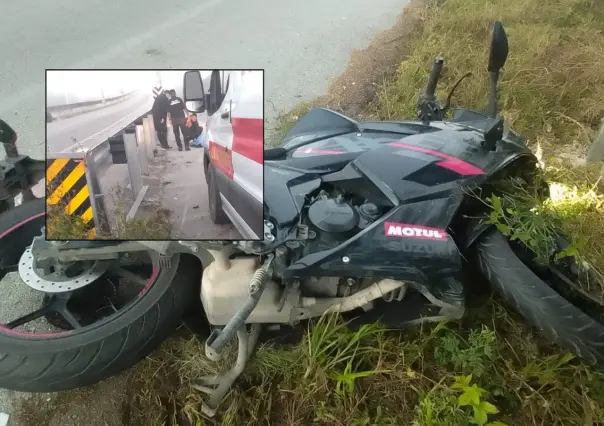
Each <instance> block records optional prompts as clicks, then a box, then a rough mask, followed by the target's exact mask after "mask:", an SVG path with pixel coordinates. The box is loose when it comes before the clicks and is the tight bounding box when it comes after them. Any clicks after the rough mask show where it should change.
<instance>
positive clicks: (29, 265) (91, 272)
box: [19, 247, 110, 293]
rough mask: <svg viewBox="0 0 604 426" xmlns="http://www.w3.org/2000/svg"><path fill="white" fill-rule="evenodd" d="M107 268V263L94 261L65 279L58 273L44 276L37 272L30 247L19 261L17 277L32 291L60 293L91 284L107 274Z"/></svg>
mask: <svg viewBox="0 0 604 426" xmlns="http://www.w3.org/2000/svg"><path fill="white" fill-rule="evenodd" d="M109 266H110V264H109V262H106V261H94V262H92V263H91V265H90V267H88V268H86V269H85V270H84V271H83V272H81V273H79V274H77V275H75V276H73V277H66V276H64V275H63V274H60V273H53V274H50V275H46V274H43V273H40V272H39V270H38V267H37V265H36V259H35V257H34V255H33V254H32V252H31V247H29V248H27V249H26V250H25V252H23V255H22V256H21V259H20V260H19V276H20V277H21V280H23V282H24V283H25V284H27V285H28V286H29V287H31V288H33V289H34V290H38V291H42V292H45V293H61V292H64V291H73V290H77V289H79V288H82V287H85V286H87V285H88V284H91V283H93V282H94V281H96V280H97V279H98V278H99V277H101V275H103V274H104V273H105V272H107V270H108V269H109Z"/></svg>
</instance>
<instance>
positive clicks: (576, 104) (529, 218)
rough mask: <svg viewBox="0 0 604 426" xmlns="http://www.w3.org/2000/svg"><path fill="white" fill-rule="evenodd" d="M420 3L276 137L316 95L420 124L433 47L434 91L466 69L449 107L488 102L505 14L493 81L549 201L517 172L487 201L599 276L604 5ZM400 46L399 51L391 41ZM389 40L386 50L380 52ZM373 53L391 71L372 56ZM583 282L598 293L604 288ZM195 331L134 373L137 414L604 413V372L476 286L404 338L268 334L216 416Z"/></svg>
mask: <svg viewBox="0 0 604 426" xmlns="http://www.w3.org/2000/svg"><path fill="white" fill-rule="evenodd" d="M412 4H413V7H414V8H413V10H412V12H410V13H409V14H407V15H406V17H404V18H403V19H402V20H401V21H400V22H399V23H398V24H397V27H396V28H397V31H399V32H400V34H397V33H392V32H390V33H389V39H388V40H390V41H388V40H386V39H383V38H382V42H381V44H378V45H375V44H373V45H372V46H370V48H369V49H371V52H373V54H372V55H369V56H371V57H370V59H368V61H369V62H370V65H371V66H368V68H366V69H364V68H363V66H362V64H363V62H362V61H360V60H358V58H359V57H362V56H363V53H364V52H360V53H359V52H357V53H356V54H355V58H357V59H355V60H354V61H353V62H351V66H350V67H349V70H348V71H347V72H346V73H345V74H344V75H343V76H342V77H340V78H339V79H337V80H336V81H335V82H334V86H333V87H332V89H331V90H330V93H329V95H327V96H326V97H323V98H321V99H318V100H316V101H315V102H312V103H308V104H304V105H301V106H299V107H297V108H295V109H294V110H293V111H291V112H289V113H286V114H283V115H282V116H281V118H280V121H279V129H277V132H276V134H278V135H279V134H281V135H282V134H284V133H285V132H286V131H287V129H288V128H289V127H290V126H291V125H292V124H293V122H295V120H296V119H297V118H298V117H299V116H300V115H302V114H303V113H304V112H305V111H306V110H307V109H308V108H310V107H311V106H312V105H320V106H329V107H331V108H333V109H335V110H338V111H342V112H344V113H348V114H354V115H355V116H357V117H365V118H377V119H384V120H395V119H413V118H414V114H415V102H416V96H417V94H418V92H419V90H420V89H421V88H422V86H423V85H424V83H425V78H426V73H427V70H428V69H429V66H430V64H431V62H432V60H433V58H434V57H435V56H437V55H439V54H442V55H444V56H445V58H446V63H445V69H444V75H443V79H442V82H441V85H440V95H441V96H446V90H447V89H448V88H449V87H450V86H451V85H452V84H453V82H454V81H455V80H457V78H459V77H460V76H461V75H463V74H465V73H466V72H468V71H472V73H473V76H472V77H471V78H470V79H468V80H466V81H465V82H464V83H462V84H461V85H460V87H459V88H458V90H457V92H456V94H455V97H454V102H455V103H457V104H458V105H463V106H465V107H469V108H475V109H482V108H484V106H485V105H486V101H487V90H486V89H487V80H486V77H487V76H486V61H487V47H488V42H489V37H490V30H491V28H492V23H493V21H494V20H495V19H499V20H501V21H503V23H504V25H505V28H506V31H507V33H508V35H509V38H510V57H509V60H508V63H507V65H506V68H505V73H504V75H503V81H502V83H501V86H500V87H501V100H500V102H501V107H502V113H503V114H504V115H505V116H506V118H507V119H508V120H509V122H510V123H511V126H512V127H513V128H514V129H515V130H517V131H518V132H520V133H522V134H523V135H525V136H526V137H527V138H528V141H529V144H530V146H531V147H532V148H533V149H534V150H535V152H538V153H539V156H540V158H541V161H542V174H543V177H544V178H545V179H546V180H547V181H549V182H550V183H551V186H552V197H551V198H549V199H543V198H541V197H539V196H535V195H533V194H532V193H530V192H528V191H525V190H524V189H522V190H518V188H516V187H514V186H513V182H512V183H510V185H512V186H510V187H509V191H507V192H506V193H505V194H504V195H502V196H501V197H499V198H492V199H490V201H489V202H490V204H491V207H492V208H493V212H494V213H493V215H492V216H491V220H492V221H493V223H495V224H496V225H497V226H498V227H499V228H500V229H502V230H504V231H505V232H507V233H509V234H510V235H512V236H515V237H517V238H519V239H522V240H523V241H525V242H526V243H527V244H529V245H530V246H531V247H533V248H534V249H535V251H537V252H539V251H540V250H545V249H546V248H547V245H548V244H550V243H551V237H552V235H553V233H554V232H555V231H556V230H558V229H561V230H563V231H564V232H565V234H566V235H567V236H569V238H570V240H571V241H570V242H571V246H570V248H569V249H568V253H567V254H572V255H575V256H579V258H580V259H582V260H584V261H586V262H589V263H591V264H592V265H593V267H594V270H595V271H596V272H598V271H599V272H601V271H603V270H604V264H603V262H604V195H603V194H604V184H603V182H602V179H601V178H600V174H601V167H602V164H598V165H596V166H585V165H583V163H582V161H581V159H582V157H583V156H584V154H585V151H586V149H587V147H588V144H589V143H590V139H591V138H592V137H593V135H594V132H595V131H596V129H597V127H598V126H599V120H600V119H601V118H603V117H604V102H603V99H604V73H603V72H602V64H603V63H604V33H603V29H604V8H602V4H601V1H600V0H549V1H546V2H543V1H538V0H507V1H500V0H442V1H428V2H427V3H423V2H421V1H419V0H418V1H415V2H412ZM396 43H400V44H401V45H402V46H403V47H402V48H397V49H396V50H392V49H393V47H392V46H393V45H394V44H396ZM380 49H382V50H380ZM380 51H383V52H386V53H384V55H383V56H380V55H379V52H380ZM365 53H366V52H365ZM366 56H367V55H366ZM380 58H382V59H383V60H384V61H386V62H385V63H384V69H386V70H387V71H388V72H385V73H383V72H381V71H379V67H376V66H375V64H376V63H379V61H380ZM355 61H356V62H355ZM376 70H377V71H376ZM389 70H391V72H390V71H389ZM353 86H356V87H354V88H352V87H353ZM360 86H361V89H359V87H360ZM351 88H352V89H351ZM359 105H363V106H364V107H363V108H359ZM510 203H511V207H510ZM503 205H505V206H506V207H505V210H503V207H502V206H503ZM508 209H511V212H512V213H511V214H510V210H508ZM478 287H479V288H484V286H481V285H479V286H478ZM589 291H590V292H591V293H592V294H593V295H594V296H596V297H599V298H600V300H602V299H604V290H603V289H602V287H601V286H600V287H597V286H596V287H593V288H590V289H589ZM187 336H189V335H187V334H186V333H185V336H184V337H183V336H179V337H174V338H173V339H171V340H170V341H168V342H166V343H165V344H164V345H163V346H162V348H161V349H160V350H158V351H157V352H156V353H155V354H154V355H153V356H151V357H149V358H147V359H146V360H145V361H144V362H143V363H142V364H141V365H140V366H139V368H138V369H137V370H136V371H135V373H133V375H132V377H131V379H130V380H131V382H132V386H133V388H134V389H137V391H136V393H134V394H133V395H132V397H131V400H130V401H129V404H128V406H129V411H128V417H127V418H128V424H133V425H139V424H140V425H146V426H147V425H151V426H160V425H162V426H173V425H179V426H184V425H196V426H202V425H203V426H205V425H224V426H229V425H275V426H277V425H278V426H281V425H284V426H285V425H288V426H290V425H291V426H293V425H300V426H303V425H304V426H306V425H326V426H327V425H330V426H331V425H341V426H394V425H405V426H406V425H410V426H467V425H470V424H476V425H488V426H504V425H510V426H512V425H514V426H529V425H531V426H533V425H548V426H556V425H559V426H574V425H577V426H579V425H581V426H589V425H593V426H595V425H602V424H604V405H603V404H602V401H604V373H602V371H598V370H596V369H594V368H591V367H589V366H587V365H585V364H584V363H582V362H581V361H580V360H578V359H576V358H575V357H574V356H572V355H571V354H568V353H566V352H564V351H562V350H560V349H559V348H558V347H555V346H553V345H551V344H549V343H548V342H546V341H544V340H543V339H542V338H540V337H539V334H538V333H537V332H535V331H534V330H531V329H530V328H528V327H527V326H526V325H524V322H523V320H522V319H521V318H519V317H518V316H517V315H516V314H515V313H514V312H511V311H509V310H508V309H506V307H505V306H503V305H501V304H500V302H499V301H498V300H497V299H494V298H493V297H492V295H491V294H490V293H488V292H487V291H482V292H478V293H477V294H475V295H474V296H473V301H472V303H471V306H470V308H469V312H468V315H467V317H466V318H464V319H463V321H461V322H460V323H448V324H445V323H440V324H435V325H430V326H428V325H426V326H424V327H422V328H418V329H410V330H406V331H404V332H402V333H401V332H398V331H397V332H393V331H389V330H385V329H383V328H381V327H380V326H379V325H377V324H376V325H373V326H364V327H362V328H360V329H357V330H351V329H348V328H347V327H346V326H345V324H343V323H342V322H341V321H340V320H339V319H338V318H336V317H331V316H328V317H325V318H322V319H321V320H320V321H318V323H316V324H315V326H314V328H313V331H312V333H306V334H305V336H304V337H303V339H302V341H301V342H300V343H299V344H297V345H296V346H294V347H293V348H281V347H278V346H272V345H270V344H263V345H262V346H261V347H260V348H259V350H258V351H257V353H256V354H255V356H254V358H253V361H252V362H251V364H250V366H249V368H248V370H247V371H246V372H245V373H244V375H243V377H242V378H241V379H240V381H239V382H238V383H237V385H236V386H235V388H234V389H233V391H232V392H231V393H230V394H229V396H228V399H227V400H226V401H225V402H224V403H223V404H222V406H221V407H220V413H219V415H218V416H217V418H216V419H214V420H207V419H203V417H202V416H201V413H200V402H201V395H200V394H199V393H198V392H197V391H194V390H192V389H191V387H190V382H191V380H193V379H195V378H196V377H198V376H199V375H202V374H207V373H208V372H211V371H216V370H217V369H218V368H220V367H221V365H215V364H213V363H210V362H209V361H207V360H205V358H204V357H203V352H204V351H203V341H202V340H201V339H200V338H198V337H190V336H189V337H187Z"/></svg>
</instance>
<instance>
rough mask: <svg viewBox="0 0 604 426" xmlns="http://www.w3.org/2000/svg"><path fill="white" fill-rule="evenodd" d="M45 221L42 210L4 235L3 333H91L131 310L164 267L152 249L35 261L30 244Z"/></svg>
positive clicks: (0, 241)
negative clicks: (112, 257) (99, 258)
mask: <svg viewBox="0 0 604 426" xmlns="http://www.w3.org/2000/svg"><path fill="white" fill-rule="evenodd" d="M44 222H45V213H39V214H37V215H34V216H32V217H30V218H28V219H26V220H23V221H21V222H20V223H19V224H17V225H15V226H13V227H11V228H9V229H7V230H6V231H4V232H2V233H0V246H1V247H2V249H1V250H0V267H2V268H3V269H4V270H5V271H7V272H8V273H7V275H6V276H5V277H4V278H3V279H2V280H1V281H0V285H1V286H2V287H0V288H2V289H3V290H4V291H5V295H6V297H4V298H2V301H0V333H1V334H4V335H10V336H16V337H23V338H36V337H45V338H48V337H57V336H64V335H67V334H75V333H82V332H86V331H89V330H91V329H93V328H96V327H100V326H102V325H104V324H106V323H107V322H110V321H112V320H114V319H115V318H116V317H117V316H119V315H121V314H123V313H124V312H126V311H127V310H129V309H131V308H132V307H133V306H134V305H135V304H136V303H138V302H139V301H140V300H141V299H142V297H143V296H144V295H145V294H147V292H148V291H149V289H150V288H151V287H152V286H153V285H154V284H155V283H156V282H157V277H158V275H159V267H158V265H157V260H156V258H155V256H153V255H152V253H150V252H142V253H134V254H128V253H127V254H124V255H122V256H120V258H119V259H117V260H116V261H103V262H98V261H89V262H72V263H62V264H60V265H59V266H60V267H57V262H55V261H48V262H36V261H35V259H34V258H33V255H32V254H31V250H30V249H29V248H28V246H29V245H30V244H31V241H32V240H33V238H34V237H35V236H39V235H41V234H42V227H43V226H44ZM53 262H54V263H55V267H54V268H53V267H52V264H53ZM20 273H21V274H22V275H20ZM22 277H23V278H24V279H22Z"/></svg>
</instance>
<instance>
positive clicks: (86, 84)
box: [46, 70, 209, 106]
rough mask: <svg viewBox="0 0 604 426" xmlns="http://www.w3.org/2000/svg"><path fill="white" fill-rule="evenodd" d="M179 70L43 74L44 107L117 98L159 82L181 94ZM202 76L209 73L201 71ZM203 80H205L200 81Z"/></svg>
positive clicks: (78, 71) (87, 71) (146, 88)
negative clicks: (103, 98)
mask: <svg viewBox="0 0 604 426" xmlns="http://www.w3.org/2000/svg"><path fill="white" fill-rule="evenodd" d="M183 73H184V72H183V71H146V70H145V71H121V70H111V71H105V70H61V71H47V73H46V96H47V105H48V106H55V105H65V104H72V103H77V102H86V101H96V100H100V99H102V97H103V95H104V96H105V98H112V97H115V96H120V95H121V94H122V93H129V92H132V91H134V90H148V91H149V93H151V92H152V90H153V86H155V85H158V84H159V81H160V80H161V84H162V87H163V88H164V89H174V90H176V92H177V94H178V96H181V97H182V95H183V93H182V80H183ZM202 75H204V76H205V75H209V72H207V71H202ZM204 80H205V79H204Z"/></svg>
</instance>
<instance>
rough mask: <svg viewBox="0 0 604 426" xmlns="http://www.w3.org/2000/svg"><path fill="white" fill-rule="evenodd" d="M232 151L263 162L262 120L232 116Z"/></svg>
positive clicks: (257, 161) (260, 162)
mask: <svg viewBox="0 0 604 426" xmlns="http://www.w3.org/2000/svg"><path fill="white" fill-rule="evenodd" d="M232 126H233V152H236V153H237V154H240V155H243V156H244V157H246V158H249V159H250V160H252V161H255V162H256V163H259V164H264V121H263V120H262V119H261V118H235V117H233V122H232Z"/></svg>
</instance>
